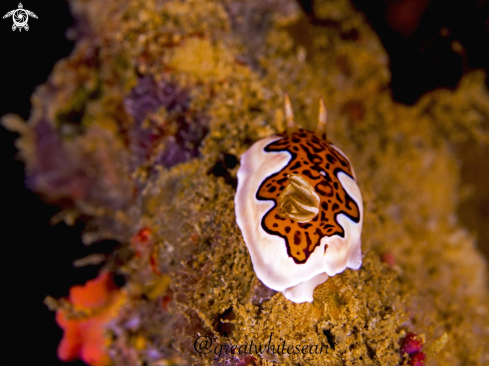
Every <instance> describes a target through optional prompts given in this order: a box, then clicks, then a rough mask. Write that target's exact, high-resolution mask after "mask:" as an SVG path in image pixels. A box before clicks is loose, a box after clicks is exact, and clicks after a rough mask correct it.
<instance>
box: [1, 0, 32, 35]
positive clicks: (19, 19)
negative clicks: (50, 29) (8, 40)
mask: <svg viewBox="0 0 489 366" xmlns="http://www.w3.org/2000/svg"><path fill="white" fill-rule="evenodd" d="M29 15H30V16H31V17H33V18H36V19H37V15H36V14H34V13H33V12H32V11H29V10H25V9H24V6H23V5H22V3H19V8H18V9H15V10H12V11H9V12H8V13H7V14H5V15H4V16H3V19H5V18H8V17H10V16H11V17H12V19H13V20H14V24H13V25H12V30H13V31H14V30H16V29H17V28H19V32H21V31H22V28H25V30H26V31H28V30H29V26H28V25H27V21H28V20H29Z"/></svg>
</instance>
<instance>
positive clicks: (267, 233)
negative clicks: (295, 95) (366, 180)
mask: <svg viewBox="0 0 489 366" xmlns="http://www.w3.org/2000/svg"><path fill="white" fill-rule="evenodd" d="M285 115H286V119H287V129H286V131H285V132H284V133H281V134H279V135H276V136H270V137H267V138H265V139H262V140H260V141H257V142H256V143H255V144H253V145H252V146H251V147H250V148H249V149H248V150H247V151H246V152H245V153H244V154H243V155H242V157H241V166H240V168H239V170H238V187H237V192H236V197H235V206H236V221H237V223H238V226H239V227H240V229H241V232H242V234H243V238H244V241H245V243H246V245H247V247H248V250H249V252H250V255H251V259H252V262H253V268H254V270H255V273H256V275H257V277H258V278H259V279H260V280H261V281H262V282H263V283H264V284H265V285H266V286H268V287H269V288H271V289H273V290H275V291H283V292H284V295H285V296H286V297H287V298H288V299H289V300H291V301H294V302H305V301H309V302H310V301H312V294H313V291H314V288H315V287H316V286H317V285H319V284H320V283H322V282H324V281H326V279H327V278H328V276H334V275H335V274H337V273H340V272H343V271H344V270H345V269H346V268H347V267H348V268H352V269H358V268H360V266H361V263H362V255H361V240H360V236H361V230H362V221H363V205H362V196H361V193H360V189H359V188H358V185H357V183H356V181H355V175H354V172H353V168H352V166H351V164H350V161H349V160H348V158H347V157H346V156H345V155H344V154H343V153H342V152H341V151H340V150H339V149H338V148H336V147H334V146H333V145H332V144H331V143H330V142H328V141H327V139H326V136H325V131H324V128H325V125H326V108H325V107H324V102H323V101H322V100H321V101H320V108H319V121H318V126H317V128H316V131H314V132H312V131H307V130H304V129H300V128H297V127H296V126H295V124H294V119H293V113H292V107H291V104H290V100H289V98H288V97H287V96H286V97H285Z"/></svg>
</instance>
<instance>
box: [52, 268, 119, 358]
mask: <svg viewBox="0 0 489 366" xmlns="http://www.w3.org/2000/svg"><path fill="white" fill-rule="evenodd" d="M69 300H70V302H71V303H72V305H73V307H74V309H75V310H77V311H84V312H85V313H87V314H89V315H88V316H87V317H86V318H71V319H68V316H67V314H66V311H64V310H58V311H57V312H56V322H57V323H58V325H59V326H60V327H61V328H62V329H63V330H64V334H63V338H62V339H61V342H60V344H59V346H58V358H59V359H60V360H62V361H74V360H76V359H81V360H82V361H84V362H85V363H87V364H89V365H92V366H106V365H109V364H110V358H109V356H108V355H107V353H106V349H105V345H106V343H107V340H106V339H105V327H106V325H107V324H108V323H109V322H110V320H112V319H113V318H115V317H116V315H117V310H118V309H119V308H120V306H121V305H122V303H123V301H124V294H123V293H122V292H121V291H120V290H119V289H118V288H117V286H116V285H115V283H114V281H113V279H112V276H111V275H110V273H108V272H102V273H100V274H99V276H98V277H97V278H95V279H94V280H91V281H88V282H87V283H86V284H85V285H83V286H79V285H77V286H73V287H72V288H71V289H70V295H69Z"/></svg>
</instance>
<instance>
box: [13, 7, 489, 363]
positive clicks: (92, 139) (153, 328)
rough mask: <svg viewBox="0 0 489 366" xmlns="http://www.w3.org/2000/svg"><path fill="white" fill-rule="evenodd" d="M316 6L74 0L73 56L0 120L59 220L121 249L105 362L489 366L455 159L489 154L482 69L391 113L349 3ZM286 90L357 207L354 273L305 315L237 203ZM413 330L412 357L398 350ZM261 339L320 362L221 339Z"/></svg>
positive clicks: (383, 81)
mask: <svg viewBox="0 0 489 366" xmlns="http://www.w3.org/2000/svg"><path fill="white" fill-rule="evenodd" d="M315 3H316V7H315V11H316V15H317V17H318V19H317V20H318V21H316V22H310V20H309V19H308V18H307V17H305V16H304V15H303V14H302V13H301V11H300V9H299V8H298V6H297V5H296V3H295V2H293V1H292V0H247V1H246V0H243V1H239V0H186V1H184V0H157V1H142V0H129V1H122V0H104V1H95V0H71V2H70V4H71V8H72V12H73V15H74V17H75V18H76V19H77V20H78V25H77V28H76V29H75V30H74V31H73V33H74V34H76V36H77V39H78V40H77V45H76V48H75V50H74V51H73V53H72V55H71V56H69V57H68V58H67V59H65V60H62V61H60V62H59V63H58V64H57V65H56V66H55V68H54V70H53V73H52V75H51V76H50V78H49V80H48V81H47V82H46V83H45V84H44V85H42V86H40V87H38V88H37V90H36V91H35V93H34V95H33V97H32V103H33V111H32V114H31V117H30V118H29V120H28V121H27V122H24V121H22V120H21V119H20V118H18V117H16V116H12V115H8V116H5V117H4V118H3V124H4V125H5V126H6V127H8V128H9V129H11V130H13V131H17V132H19V133H20V138H19V139H18V140H17V147H18V148H19V151H20V155H21V158H22V159H23V160H24V162H25V164H26V174H27V177H28V178H27V183H28V185H29V187H30V188H31V189H32V190H34V191H36V192H38V193H39V194H40V195H41V196H42V197H43V198H44V199H45V200H46V201H48V202H53V203H56V204H58V205H59V206H60V207H62V208H63V211H62V212H61V213H60V214H58V215H57V219H58V220H64V221H65V222H67V223H68V224H72V223H74V222H76V221H77V220H79V219H82V218H83V219H84V220H88V223H87V225H86V228H85V233H84V236H83V240H84V242H85V243H86V244H90V243H93V242H96V241H99V240H102V239H107V238H109V239H113V240H118V241H119V242H120V243H121V244H122V246H121V249H117V250H116V251H115V252H114V253H113V254H112V255H111V256H110V257H109V258H108V259H107V262H106V264H105V266H104V271H106V272H113V273H115V274H118V275H123V276H125V278H126V284H125V285H124V288H123V290H121V291H124V293H125V295H124V296H125V298H126V299H125V301H124V303H123V304H122V305H121V308H120V310H119V311H118V312H117V315H116V318H115V319H112V320H111V321H110V322H108V323H107V324H106V327H105V334H104V339H105V340H106V342H107V344H106V352H107V353H106V354H107V355H108V356H109V357H110V359H111V360H112V361H113V362H114V364H117V365H140V364H147V365H154V366H161V365H170V364H179V365H186V364H205V365H211V364H215V365H217V364H226V365H251V364H263V365H266V364H272V363H274V362H279V363H280V364H283V365H293V364H294V365H296V364H301V365H306V364H307V365H312V364H318V365H319V364H321V365H324V364H331V365H401V364H409V363H410V364H412V365H421V364H424V363H429V364H431V365H444V364H450V365H487V364H489V353H488V352H489V351H488V347H487V345H488V344H489V330H488V329H489V314H488V307H487V304H488V303H489V301H488V300H489V298H488V288H487V268H486V263H485V261H484V259H483V258H482V256H481V255H480V253H479V252H478V250H477V249H476V246H475V238H473V237H472V236H471V235H469V233H468V231H467V230H466V229H464V227H463V226H462V225H461V224H460V223H459V222H458V220H457V216H456V214H455V212H456V207H457V203H458V201H459V200H460V199H461V191H460V189H459V188H460V187H459V184H460V166H459V164H458V155H457V150H456V149H454V148H453V146H454V144H456V143H458V142H460V141H462V140H464V141H476V142H477V144H479V145H480V146H484V147H485V148H487V146H488V145H489V129H488V124H489V95H488V92H487V90H486V89H485V87H484V84H483V83H484V75H483V73H482V72H473V73H470V74H467V75H466V76H464V78H463V80H462V81H461V82H460V84H459V86H458V87H457V89H456V90H455V91H450V90H437V91H435V92H433V93H429V94H427V95H425V96H423V97H422V98H421V100H419V101H418V103H416V104H415V105H414V106H412V107H407V106H404V105H400V104H397V103H395V102H393V101H392V98H391V95H390V92H389V87H388V85H389V78H390V75H389V72H388V67H387V63H388V59H387V56H386V54H385V52H384V51H383V49H382V47H381V45H380V42H379V40H378V39H377V37H376V36H375V35H374V34H373V32H372V31H371V29H370V28H369V27H368V25H367V24H366V23H365V21H364V19H363V17H362V15H361V14H360V13H358V12H356V11H355V10H354V9H353V7H352V6H351V4H349V3H348V2H347V1H346V0H334V1H324V2H321V1H316V2H315ZM285 92H287V93H288V94H289V95H291V96H292V97H293V98H292V100H293V101H294V103H293V104H294V111H295V114H296V119H297V121H303V122H304V126H303V127H305V128H309V129H312V128H313V127H314V123H315V122H314V121H316V120H317V109H315V108H317V107H316V103H317V101H318V100H319V98H320V96H323V97H324V100H325V102H326V105H327V107H328V120H329V121H331V123H329V125H328V133H329V134H330V137H331V140H332V141H334V142H335V145H337V146H338V147H339V148H341V150H342V151H344V152H345V154H347V155H348V157H349V158H350V160H351V161H352V164H353V165H354V166H355V172H356V175H357V182H358V185H359V187H360V190H361V192H362V196H363V199H364V207H365V209H364V230H363V233H362V251H363V254H364V258H363V265H362V267H361V268H360V269H359V270H358V271H354V270H350V269H347V270H345V271H344V272H343V273H341V274H338V275H336V276H333V277H331V278H329V279H328V281H326V282H325V283H324V284H322V285H321V286H318V287H317V289H316V291H315V292H314V301H313V302H312V303H303V304H295V303H292V302H290V301H288V300H287V299H285V298H284V296H283V295H282V294H281V293H274V292H273V291H270V290H268V289H266V288H263V285H262V284H261V283H260V282H259V280H258V279H257V278H256V276H255V273H254V271H253V268H252V264H251V259H250V256H249V253H248V251H247V248H246V246H245V243H244V241H243V238H242V235H241V232H240V230H239V228H238V227H237V225H236V221H235V220H236V218H235V214H234V205H233V199H234V195H235V192H236V172H237V169H238V165H237V162H238V160H239V157H240V156H241V154H243V153H244V151H246V149H248V148H249V146H250V145H251V144H252V143H253V142H254V141H257V140H259V139H261V138H264V137H267V136H270V135H272V134H274V133H277V132H280V131H282V130H283V128H284V121H283V112H282V109H281V106H282V100H283V95H284V93H285ZM52 305H53V308H58V309H59V310H58V311H60V312H61V311H62V304H60V303H54V304H52ZM61 324H63V323H61ZM66 324H70V321H69V320H67V322H66ZM62 326H63V325H62ZM409 332H411V333H413V334H416V335H418V337H420V338H419V339H423V340H425V343H424V346H423V351H422V352H418V353H413V354H412V355H411V354H410V352H409V351H407V350H406V348H405V347H407V346H403V344H404V345H405V344H407V343H405V342H407V341H405V338H406V337H411V338H412V336H410V335H408V334H409ZM272 335H273V342H274V344H275V345H278V344H280V345H281V344H282V342H284V348H285V342H286V343H287V345H300V346H301V347H302V346H311V347H310V350H311V351H312V350H313V347H312V345H318V346H319V347H321V346H322V347H325V348H326V349H327V352H324V351H323V352H322V353H320V354H317V353H315V352H294V353H291V352H283V351H284V349H283V348H282V352H275V353H272V352H267V351H264V352H261V353H260V352H256V351H253V352H252V354H240V353H239V349H238V348H236V347H235V348H234V353H233V348H232V347H231V351H230V352H226V351H225V350H222V348H221V349H219V351H218V348H215V345H217V344H219V345H221V347H223V345H224V344H227V345H244V344H247V345H250V343H251V342H254V344H255V345H257V344H261V345H263V344H267V343H268V342H269V341H270V344H271V340H272ZM198 337H208V338H207V339H208V340H212V342H213V346H212V347H213V348H212V349H208V350H206V352H207V351H209V353H207V354H199V352H197V351H196V348H195V342H196V339H197V338H198ZM413 339H418V338H413ZM53 347H54V345H53ZM403 347H404V348H403ZM250 348H251V347H250ZM425 348H426V351H424V349H425ZM225 349H226V350H228V351H229V347H228V348H225ZM276 349H277V348H275V350H276ZM321 349H323V348H321ZM269 350H270V348H269ZM306 350H307V348H306ZM413 352H414V351H413ZM104 354H105V353H104ZM421 355H422V356H421ZM411 356H412V357H411ZM84 360H85V362H87V363H89V364H92V365H97V364H99V363H97V362H96V361H92V359H86V358H85V359H84Z"/></svg>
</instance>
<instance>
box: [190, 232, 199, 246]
mask: <svg viewBox="0 0 489 366" xmlns="http://www.w3.org/2000/svg"><path fill="white" fill-rule="evenodd" d="M190 241H191V242H192V244H198V243H199V236H198V235H197V234H193V235H192V236H191V237H190Z"/></svg>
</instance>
